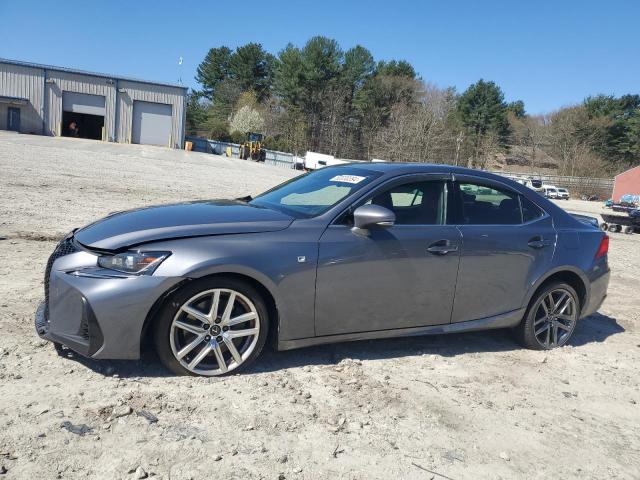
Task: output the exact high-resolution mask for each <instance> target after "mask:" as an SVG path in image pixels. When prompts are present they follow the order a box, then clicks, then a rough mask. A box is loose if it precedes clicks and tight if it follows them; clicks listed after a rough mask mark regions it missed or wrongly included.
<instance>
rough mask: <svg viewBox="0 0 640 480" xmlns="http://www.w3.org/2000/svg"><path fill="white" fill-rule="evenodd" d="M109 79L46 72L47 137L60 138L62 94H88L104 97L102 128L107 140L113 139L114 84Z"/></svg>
mask: <svg viewBox="0 0 640 480" xmlns="http://www.w3.org/2000/svg"><path fill="white" fill-rule="evenodd" d="M108 81H109V79H107V78H101V77H90V76H87V75H77V74H74V73H67V72H56V71H49V70H48V71H47V84H46V90H47V119H46V120H47V122H46V132H47V134H48V135H55V136H60V135H61V133H62V128H63V125H62V92H76V93H88V94H91V95H100V96H102V97H105V110H106V114H105V119H104V126H105V130H106V138H107V140H112V139H113V138H114V135H113V132H114V129H115V115H114V113H115V111H116V110H115V101H116V95H115V94H116V89H115V82H114V83H108Z"/></svg>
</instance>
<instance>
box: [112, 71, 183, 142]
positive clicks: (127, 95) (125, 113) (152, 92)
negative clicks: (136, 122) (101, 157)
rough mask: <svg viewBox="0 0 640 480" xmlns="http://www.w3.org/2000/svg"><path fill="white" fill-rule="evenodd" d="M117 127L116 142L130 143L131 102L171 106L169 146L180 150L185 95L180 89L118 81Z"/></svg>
mask: <svg viewBox="0 0 640 480" xmlns="http://www.w3.org/2000/svg"><path fill="white" fill-rule="evenodd" d="M118 90H124V92H120V91H118V104H119V110H118V125H119V128H118V130H117V137H116V138H117V141H119V142H121V143H131V119H132V115H133V102H134V101H136V100H138V101H143V102H154V103H164V104H167V105H171V107H172V108H171V110H172V122H171V145H167V146H170V147H173V148H182V146H183V140H184V113H185V104H184V103H185V94H184V90H183V89H181V88H174V87H166V86H163V85H148V84H144V83H136V82H132V81H128V80H126V81H125V80H120V81H118Z"/></svg>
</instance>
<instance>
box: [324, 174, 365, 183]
mask: <svg viewBox="0 0 640 480" xmlns="http://www.w3.org/2000/svg"><path fill="white" fill-rule="evenodd" d="M365 178H367V177H360V176H358V175H336V176H335V177H333V178H332V179H331V180H329V181H330V182H343V183H354V184H355V183H360V182H361V181H362V180H364V179H365Z"/></svg>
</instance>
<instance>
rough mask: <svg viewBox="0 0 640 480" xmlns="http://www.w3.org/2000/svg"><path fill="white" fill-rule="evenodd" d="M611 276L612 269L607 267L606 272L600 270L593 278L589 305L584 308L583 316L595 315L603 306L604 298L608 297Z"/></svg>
mask: <svg viewBox="0 0 640 480" xmlns="http://www.w3.org/2000/svg"><path fill="white" fill-rule="evenodd" d="M610 276H611V271H610V270H609V269H608V268H607V270H606V272H600V273H599V274H598V275H597V276H596V277H595V278H592V279H591V284H590V288H589V295H588V299H587V305H585V306H584V308H583V309H582V312H581V317H588V316H589V315H593V314H594V313H596V312H597V311H598V309H599V308H600V307H601V306H602V303H603V302H604V299H605V298H607V289H608V288H609V277H610Z"/></svg>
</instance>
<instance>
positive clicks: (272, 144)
mask: <svg viewBox="0 0 640 480" xmlns="http://www.w3.org/2000/svg"><path fill="white" fill-rule="evenodd" d="M196 80H197V82H198V83H199V84H200V86H201V88H200V90H197V91H190V92H189V95H188V104H187V131H188V133H190V134H200V135H204V136H206V137H208V138H212V139H217V140H227V141H236V142H239V141H242V140H243V139H244V138H245V137H246V135H247V133H249V132H256V133H262V134H264V135H265V137H266V139H265V141H266V145H267V147H268V148H271V149H274V150H281V151H286V152H292V153H296V154H304V152H305V151H307V150H312V151H317V152H322V153H328V154H332V155H335V156H337V157H340V158H348V159H374V158H379V159H385V160H391V161H416V162H433V163H450V164H457V165H463V166H470V167H476V168H491V167H492V166H493V165H494V164H495V162H496V161H497V159H498V158H503V159H504V158H511V159H513V161H514V163H516V164H519V165H527V166H529V167H530V169H531V171H536V170H537V169H539V168H545V166H548V158H549V157H551V158H552V159H554V160H555V162H556V163H557V168H558V170H559V171H558V173H560V174H566V175H586V176H594V175H609V174H612V173H616V172H618V171H621V170H624V169H625V168H628V167H629V166H635V165H638V164H640V96H639V95H624V96H621V97H614V96H607V95H597V96H592V97H588V98H586V99H585V100H584V102H582V103H581V104H579V105H573V106H569V107H565V108H561V109H559V110H558V111H556V112H552V113H550V114H547V115H529V114H527V112H526V109H525V105H524V103H523V102H522V101H515V102H511V103H507V102H506V101H505V98H504V93H503V92H502V90H501V89H500V87H499V86H498V85H496V84H495V83H494V82H491V81H486V80H483V79H481V80H479V81H478V82H476V83H474V84H473V85H471V86H470V87H469V88H468V89H466V90H465V91H464V92H462V93H458V92H457V91H456V90H455V89H454V88H452V87H450V88H440V87H437V86H435V85H433V84H431V83H429V82H427V81H425V80H424V79H422V78H421V77H420V76H419V75H418V74H417V73H416V71H415V69H414V68H413V66H412V65H411V64H410V63H409V62H407V61H404V60H389V61H383V60H379V61H376V60H375V59H374V57H373V55H372V54H371V52H369V51H368V50H367V49H366V48H364V47H362V46H359V45H358V46H355V47H353V48H350V49H348V50H343V49H342V48H341V47H340V45H339V44H338V42H337V41H335V40H333V39H330V38H326V37H321V36H318V37H313V38H311V39H310V40H309V41H307V43H306V44H305V45H304V46H302V47H297V46H295V45H293V44H289V45H287V46H286V47H285V48H284V49H282V50H281V51H280V52H279V53H278V54H277V55H273V54H271V53H269V52H267V51H265V50H264V48H263V47H262V45H260V44H258V43H249V44H246V45H243V46H240V47H238V48H236V49H235V50H231V49H229V48H227V47H224V46H223V47H217V48H212V49H210V50H209V52H208V53H207V55H206V56H205V58H204V59H203V61H202V62H201V63H200V65H199V66H198V68H197V75H196Z"/></svg>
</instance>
